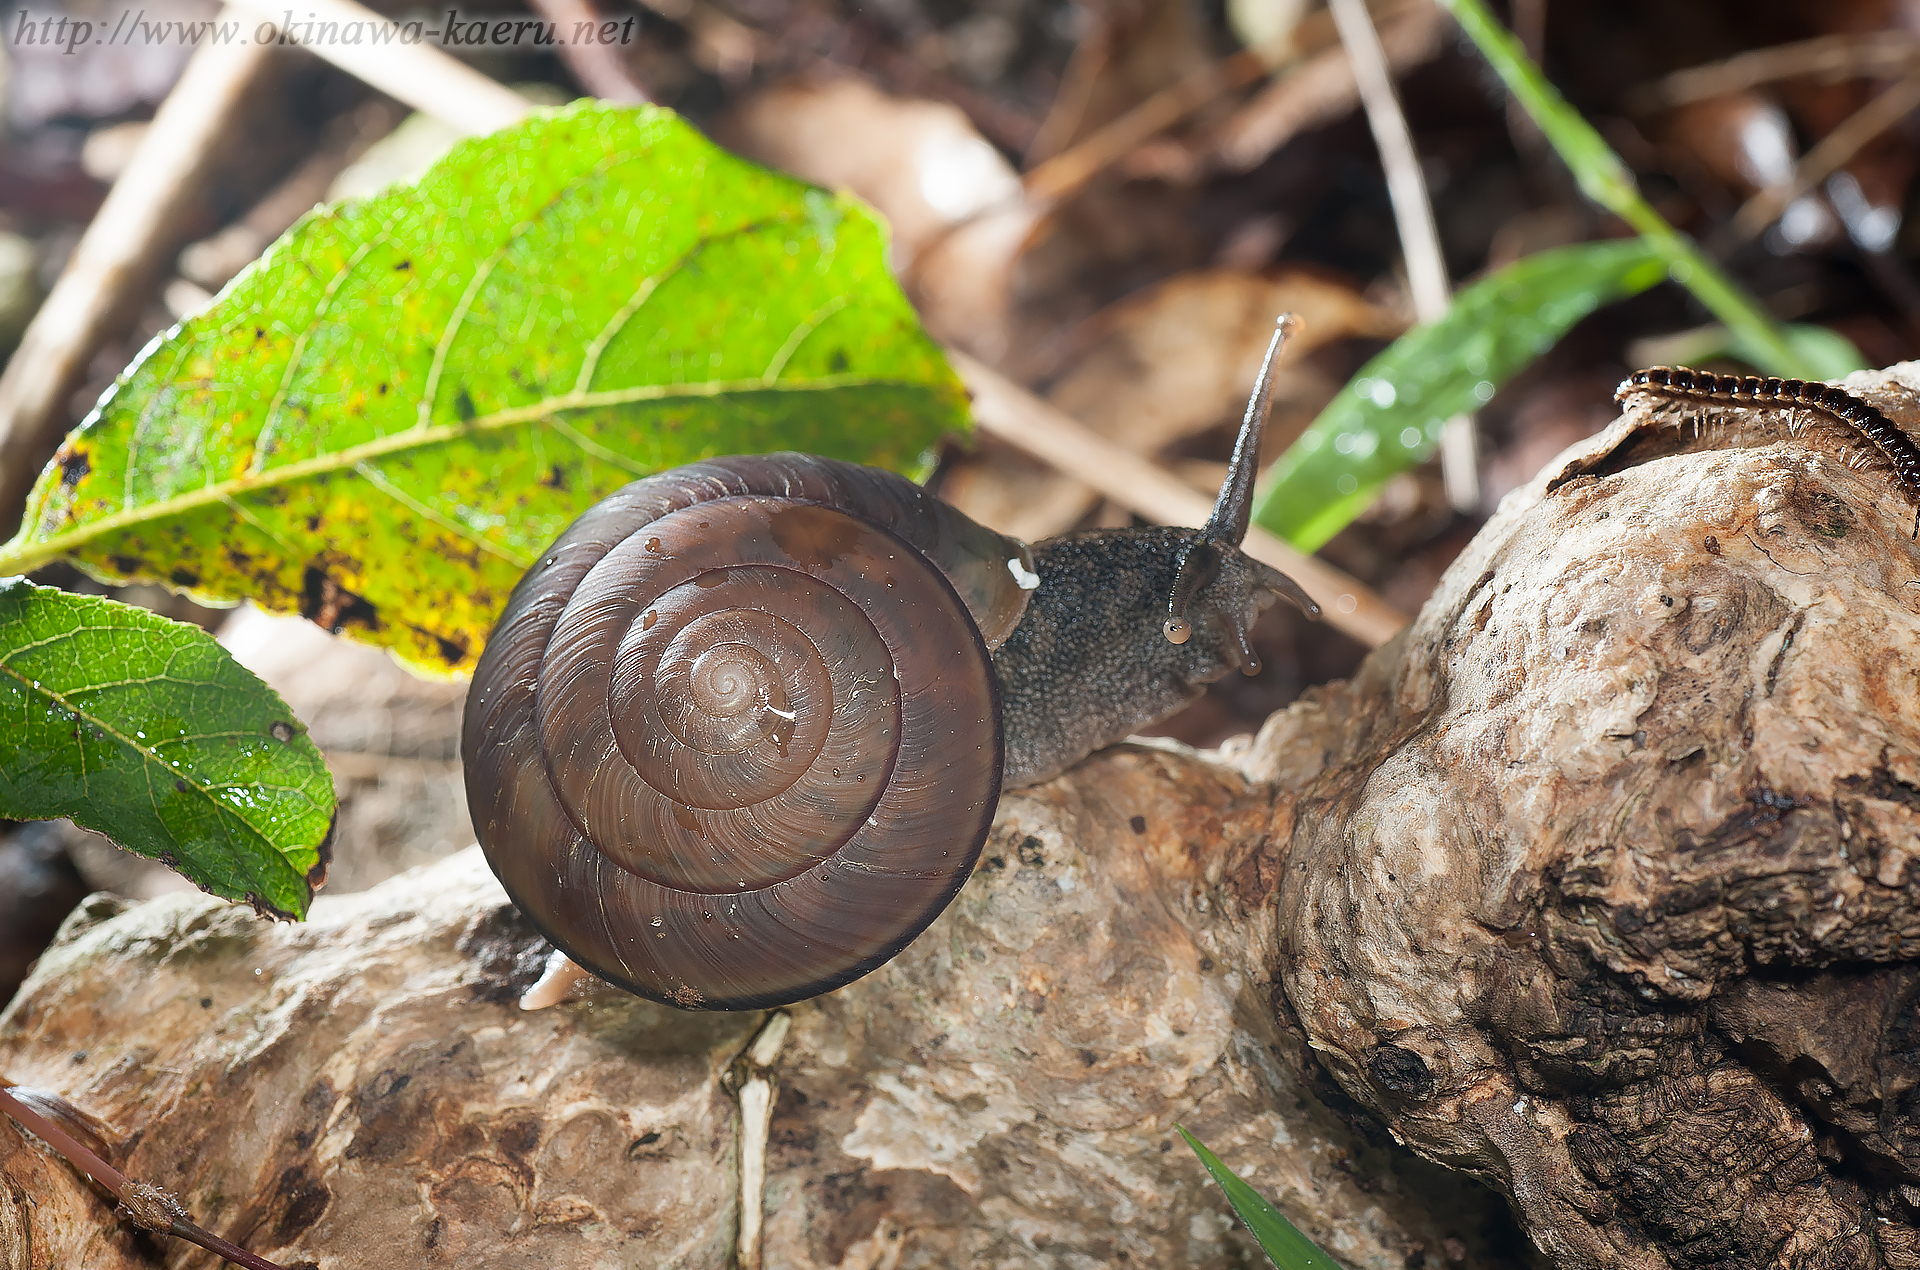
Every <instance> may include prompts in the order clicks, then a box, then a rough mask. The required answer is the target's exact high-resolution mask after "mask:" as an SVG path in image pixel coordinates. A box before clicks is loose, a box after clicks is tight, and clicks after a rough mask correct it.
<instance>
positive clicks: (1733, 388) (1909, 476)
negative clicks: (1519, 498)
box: [1613, 366, 1920, 539]
mask: <svg viewBox="0 0 1920 1270" xmlns="http://www.w3.org/2000/svg"><path fill="white" fill-rule="evenodd" d="M1639 394H1645V395H1647V396H1650V397H1654V398H1658V399H1662V400H1666V401H1672V402H1725V403H1726V404H1728V405H1734V406H1754V407H1763V408H1764V407H1769V406H1773V407H1786V408H1789V409H1802V410H1811V411H1814V412H1816V413H1818V414H1820V415H1823V416H1825V417H1826V418H1828V419H1831V420H1833V421H1834V422H1835V423H1837V424H1839V425H1840V426H1841V427H1842V428H1844V429H1846V430H1847V431H1849V432H1852V433H1855V434H1857V435H1859V436H1860V437H1862V438H1863V439H1864V440H1865V441H1866V442H1867V444H1869V445H1871V446H1872V447H1873V449H1874V450H1875V451H1877V452H1878V453H1879V455H1880V457H1881V458H1883V459H1885V460H1886V461H1887V465H1888V466H1889V467H1891V468H1892V469H1893V475H1894V480H1895V482H1896V483H1898V484H1899V486H1900V488H1901V489H1903V490H1905V491H1906V495H1907V498H1908V499H1909V500H1911V501H1912V503H1913V505H1914V521H1913V536H1914V537H1915V538H1916V539H1920V446H1916V445H1915V444H1914V443H1913V438H1911V437H1909V436H1908V435H1907V434H1906V433H1905V432H1903V431H1901V429H1900V427H1899V425H1897V424H1896V423H1894V421H1893V420H1891V419H1889V418H1887V416H1886V415H1884V414H1882V413H1881V412H1880V410H1879V408H1878V407H1876V406H1874V405H1872V404H1871V403H1869V402H1865V401H1862V400H1861V399H1860V398H1858V397H1856V396H1854V395H1853V394H1852V393H1850V392H1847V391H1846V390H1845V389H1842V388H1835V387H1833V386H1832V385H1831V384H1822V383H1814V382H1809V381H1807V380H1804V379H1774V378H1770V377H1763V376H1760V375H1716V374H1714V373H1713V372H1712V371H1705V370H1689V369H1688V368H1687V367H1685V366H1652V367H1649V368H1647V369H1646V370H1636V371H1634V372H1633V374H1631V375H1629V376H1627V378H1626V379H1625V380H1624V381H1622V383H1621V385H1620V387H1619V388H1618V389H1617V390H1616V391H1615V392H1614V394H1613V399H1614V400H1615V401H1618V402H1621V403H1624V402H1625V401H1626V400H1627V398H1629V397H1631V396H1635V395H1639Z"/></svg>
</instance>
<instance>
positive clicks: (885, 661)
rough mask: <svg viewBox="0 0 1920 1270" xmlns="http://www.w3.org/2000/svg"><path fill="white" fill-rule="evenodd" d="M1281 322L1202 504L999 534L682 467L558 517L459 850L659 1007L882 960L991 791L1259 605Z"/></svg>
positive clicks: (818, 489) (1169, 688)
mask: <svg viewBox="0 0 1920 1270" xmlns="http://www.w3.org/2000/svg"><path fill="white" fill-rule="evenodd" d="M1294 321H1295V319H1293V318H1292V316H1291V315H1284V316H1282V317H1281V319H1280V321H1279V323H1278V325H1277V328H1276V330H1275V332H1274V336H1273V340H1272V342H1271V343H1270V344H1269V346H1268V348H1267V354H1266V359H1265V362H1264V364H1263V365H1262V367H1261V371H1260V377H1259V380H1258V382H1257V384H1256V386H1255V388H1254V392H1253V396H1252V399H1251V401H1250V402H1249V404H1248V407H1247V413H1246V417H1245V420H1244V422H1243V423H1242V425H1241V430H1240V434H1239V437H1238V439H1237V441H1236V444H1235V447H1234V454H1233V460H1232V463H1231V465H1230V466H1229V469H1228V474H1227V476H1226V478H1225V480H1224V482H1223V484H1222V486H1221V489H1220V493H1219V497H1218V500H1217V501H1216V503H1215V505H1214V509H1213V513H1212V515H1211V517H1210V518H1209V519H1208V521H1207V523H1206V525H1205V526H1203V527H1202V528H1200V529H1179V528H1168V527H1161V526H1153V527H1145V528H1133V529H1119V530H1104V531H1089V532H1083V533H1077V534H1070V535H1067V536H1065V537H1061V538H1055V539H1050V540H1048V541H1045V542H1042V543H1040V544H1039V545H1038V546H1036V547H1034V548H1032V549H1029V548H1028V547H1027V546H1026V545H1025V544H1024V543H1021V542H1019V541H1018V540H1016V539H1012V538H1007V537H1003V536H1002V535H1000V534H997V533H994V532H993V531H991V530H988V529H985V528H983V527H981V526H979V525H977V524H975V523H974V522H973V521H971V520H969V519H968V518H967V517H965V516H964V515H962V514H961V513H960V512H958V511H956V510H955V509H953V508H952V507H950V506H948V505H947V504H945V503H942V502H940V501H939V500H938V499H936V498H934V497H933V496H932V495H930V494H928V493H927V492H926V491H924V490H922V489H921V488H920V487H919V486H917V485H915V484H913V483H912V482H911V481H908V480H906V479H904V478H902V477H900V476H897V475H895V474H893V473H890V472H885V471H881V470H878V469H875V468H867V467H861V466H859V465H857V464H852V463H845V462H841V461H838V460H833V459H825V458H818V457H814V456H811V455H803V454H766V455H755V456H738V457H731V458H721V459H711V460H706V461H703V462H698V463H694V464H691V465H689V466H686V467H681V468H675V469H673V470H671V471H666V472H661V473H658V474H656V475H654V476H649V477H645V478H643V479H641V480H638V481H635V482H634V483H633V484H631V485H628V486H626V487H625V488H624V489H622V490H620V491H618V492H616V493H615V494H613V495H611V496H610V497H608V498H607V499H605V500H604V501H602V502H600V503H598V504H596V505H595V506H594V507H592V508H590V509H589V510H588V511H587V512H586V513H585V514H584V515H582V516H581V517H580V518H579V520H577V521H576V522H575V523H574V524H573V525H572V526H571V527H570V528H569V529H568V530H567V531H566V532H565V533H563V534H562V535H561V536H560V538H559V539H558V540H557V541H556V542H555V543H554V544H553V546H552V547H551V548H549V549H548V550H547V551H546V552H544V553H543V554H542V555H541V557H540V559H539V560H538V561H537V562H536V563H535V564H534V566H533V567H532V568H530V569H529V570H528V571H527V573H526V575H525V576H524V577H523V578H522V579H521V581H520V583H519V585H518V586H517V587H516V588H515V589H514V592H513V594H512V596H511V598H510V599H509V600H508V602H507V605H506V607H505V609H504V611H503V612H502V615H501V617H500V619H499V621H498V622H497V624H496V625H495V627H494V630H493V633H492V634H491V636H490V637H489V639H488V642H487V645H486V648H485V651H484V652H483V653H482V655H481V657H480V660H479V663H478V666H477V667H476V669H475V671H474V677H473V684H472V687H471V689H470V690H469V694H468V699H467V708H466V717H465V720H464V723H463V729H462V738H461V754H462V757H463V759H464V762H465V766H466V780H467V800H468V805H469V807H470V809H471V811H472V815H473V824H474V827H475V829H476V831H477V834H478V837H479V839H480V844H481V847H482V849H483V851H484V852H485V854H486V858H487V861H488V863H489V864H490V865H491V866H492V868H493V871H494V872H495V874H497V875H498V876H499V878H500V881H501V883H502V884H503V885H504V886H505V888H506V890H507V893H508V895H509V896H510V897H511V898H512V899H513V901H514V903H515V904H517V905H518V906H519V907H520V909H521V911H522V912H524V913H525V914H526V915H527V917H528V918H529V919H530V920H531V921H532V923H533V925H534V926H535V927H537V928H538V929H539V931H540V933H541V934H543V935H544V936H546V938H547V939H548V940H549V941H551V942H552V943H553V945H554V946H555V947H556V948H557V949H558V950H560V952H562V953H564V954H565V955H566V956H567V957H569V958H571V959H572V960H573V961H574V962H576V963H578V964H579V965H580V966H581V967H584V968H585V969H586V970H589V971H591V972H592V973H593V974H594V975H596V976H598V977H599V978H601V979H604V980H607V981H608V982H611V983H613V984H615V985H617V986H619V987H621V988H624V989H626V990H627V991H629V992H633V993H637V994H638V995H640V996H643V997H649V998H652V999H653V1000H656V1001H661V1002H665V1003H668V1004H671V1005H677V1006H681V1007H684V1008H688V1009H764V1008H770V1007H772V1006H776V1005H784V1004H787V1003H790V1002H793V1001H798V1000H802V999H805V998H807V997H810V996H815V995H818V994H819V993H822V992H827V991H830V990H832V989H834V988H837V987H840V986H842V985H844V984H846V983H848V982H850V981H852V980H854V979H856V978H858V977H859V976H861V975H863V974H866V973H867V972H868V971H870V970H872V969H874V968H875V967H877V966H879V965H881V964H882V963H884V962H886V961H887V960H889V959H890V958H892V957H893V956H894V955H895V954H896V953H898V952H899V951H900V950H901V949H903V948H905V947H906V945H907V944H908V943H909V942H911V941H912V940H913V938H914V937H915V936H917V935H918V934H919V933H920V932H921V931H922V930H924V929H925V928H926V927H927V925H928V924H929V923H931V922H932V921H933V919H934V918H935V917H937V916H938V915H939V914H940V912H941V911H942V910H943V909H944V908H945V907H946V906H947V904H948V903H949V902H950V901H951V900H952V899H953V897H954V895H955V894H956V893H957V892H958V891H959V889H960V886H961V884H962V883H963V882H965V881H966V879H967V877H968V876H969V875H970V873H971V872H972V869H973V865H974V862H975V860H976V858H977V857H978V855H979V852H980V848H981V846H982V844H983V843H984V842H985V841H986V835H987V830H988V828H989V826H990V825H991V823H992V819H993V814H994V809H995V806H996V805H997V803H998V801H999V797H1000V792H1001V790H1002V789H1011V788H1017V787H1019V786H1023V785H1030V784H1033V783H1035V782H1037V781H1041V780H1045V779H1047V778H1049V777H1051V776H1053V775H1056V774H1058V773H1059V772H1061V771H1064V770H1065V769H1066V768H1067V767H1069V766H1071V765H1072V764H1073V763H1075V762H1077V761H1078V760H1079V759H1081V758H1083V757H1085V756H1086V755H1087V754H1089V753H1091V752H1093V751H1094V750H1097V749H1099V748H1101V747H1103V746H1106V745H1110V744H1112V743H1114V742H1115V741H1118V740H1120V739H1122V738H1123V737H1126V736H1128V735H1130V734H1131V733H1133V732H1136V731H1138V730H1139V729H1140V728H1141V727H1144V726H1146V725H1148V724H1150V723H1153V722H1155V721H1157V720H1159V719H1162V718H1164V717H1166V716H1167V715H1169V714H1171V713H1173V712H1174V711H1175V710H1177V709H1179V708H1180V707H1181V706H1183V705H1185V704H1186V703H1187V702H1188V701H1189V700H1191V699H1192V698H1193V697H1195V696H1197V695H1199V693H1200V692H1201V691H1202V690H1203V688H1204V686H1205V685H1206V684H1208V683H1210V682H1212V681H1213V680H1215V679H1218V678H1220V677H1221V676H1223V675H1225V674H1226V673H1227V672H1228V671H1229V670H1232V669H1235V668H1238V669H1241V670H1243V671H1245V672H1246V673H1248V674H1253V673H1256V672H1257V671H1258V669H1259V665H1258V660H1257V659H1256V657H1255V656H1254V653H1253V649H1252V645H1251V643H1250V641H1249V638H1248V631H1249V628H1250V627H1251V626H1252V624H1253V621H1254V619H1255V618H1256V617H1257V616H1258V615H1259V613H1260V612H1261V611H1262V610H1264V609H1265V608H1266V607H1267V606H1268V605H1270V604H1271V603H1272V602H1273V601H1274V599H1276V598H1277V597H1280V596H1286V597H1288V598H1289V599H1291V600H1292V601H1293V602H1294V603H1296V604H1298V605H1299V606H1300V607H1301V608H1302V609H1304V610H1305V611H1306V612H1308V613H1309V614H1310V615H1316V616H1317V614H1318V612H1319V610H1318V608H1317V607H1316V606H1315V605H1314V603H1313V601H1312V600H1310V599H1308V598H1307V596H1306V594H1305V593H1304V592H1303V591H1302V590H1301V589H1300V588H1299V586H1298V585H1296V584H1295V583H1294V582H1293V580H1292V579H1290V578H1288V577H1287V576H1286V575H1285V574H1283V573H1281V572H1279V571H1278V570H1276V569H1273V568H1271V567H1269V566H1267V565H1265V564H1262V563H1260V562H1259V561H1256V560H1254V559H1252V558H1251V557H1249V556H1247V555H1246V554H1245V553H1243V552H1242V551H1241V550H1240V543H1241V541H1242V539H1243V538H1244V537H1245V535H1246V532H1247V525H1248V519H1249V515H1250V511H1251V505H1252V495H1253V478H1254V473H1255V470H1256V462H1257V457H1258V454H1259V447H1260V434H1261V431H1262V428H1263V426H1264V424H1265V420H1266V414H1267V409H1268V402H1269V396H1270V392H1271V385H1272V375H1273V367H1274V363H1275V360H1276V358H1277V356H1278V353H1279V351H1280V348H1281V347H1282V345H1283V344H1284V342H1285V339H1286V336H1287V334H1288V333H1289V331H1290V330H1291V329H1292V326H1293V324H1294Z"/></svg>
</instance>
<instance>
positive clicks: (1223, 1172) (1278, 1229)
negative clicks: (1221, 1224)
mask: <svg viewBox="0 0 1920 1270" xmlns="http://www.w3.org/2000/svg"><path fill="white" fill-rule="evenodd" d="M1173 1127H1174V1131H1175V1132H1177V1133H1178V1134H1179V1135H1180V1136H1181V1137H1183V1138H1185V1139H1186V1140H1187V1145H1188V1146H1190V1147H1192V1148H1193V1153H1194V1154H1195V1155H1197V1156H1199V1157H1200V1163H1201V1164H1203V1165H1205V1166H1206V1170H1207V1172H1209V1173H1211V1174H1212V1175H1213V1180H1214V1181H1216V1182H1218V1183H1219V1184H1220V1189H1221V1190H1223V1191H1225V1192H1226V1193H1227V1202H1228V1203H1230V1204H1232V1205H1233V1211H1234V1212H1236V1213H1238V1214H1240V1220H1241V1221H1243V1222H1245V1223H1246V1224H1247V1229H1248V1230H1250V1231H1252V1232H1253V1237H1254V1238H1255V1239H1257V1240H1259V1241H1260V1247H1261V1249H1262V1250H1264V1251H1265V1252H1266V1254H1267V1257H1268V1259H1269V1260H1271V1261H1272V1262H1273V1264H1274V1265H1276V1266H1279V1267H1280V1270H1340V1263H1339V1262H1338V1261H1335V1260H1334V1259H1333V1258H1332V1257H1329V1256H1328V1255H1327V1254H1326V1253H1324V1252H1322V1251H1320V1246H1319V1245H1318V1244H1316V1243H1314V1242H1313V1240H1311V1239H1309V1238H1307V1237H1306V1236H1305V1235H1303V1234H1301V1233H1300V1228H1299V1227H1297V1226H1295V1225H1294V1224H1293V1223H1292V1222H1290V1221H1288V1220H1287V1219H1286V1218H1285V1217H1282V1216H1281V1215H1280V1210H1279V1209H1277V1208H1275V1207H1274V1206H1273V1205H1272V1204H1269V1203H1268V1202H1267V1201H1266V1198H1265V1197H1264V1196H1262V1195H1261V1194H1260V1192H1259V1191H1256V1190H1254V1189H1253V1188H1252V1187H1251V1186H1248V1185H1247V1184H1246V1183H1245V1182H1243V1181H1241V1180H1240V1179H1239V1178H1238V1177H1237V1176H1235V1175H1234V1172H1233V1170H1232V1169H1230V1168H1228V1167H1227V1166H1226V1165H1224V1164H1222V1163H1220V1157H1219V1156H1217V1155H1215V1154H1214V1153H1213V1152H1211V1151H1209V1150H1207V1148H1206V1147H1204V1146H1202V1145H1201V1143H1200V1140H1199V1139H1198V1138H1196V1137H1194V1136H1193V1135H1192V1134H1191V1133H1188V1132H1187V1131H1186V1130H1185V1129H1183V1128H1181V1127H1180V1126H1179V1125H1175V1126H1173Z"/></svg>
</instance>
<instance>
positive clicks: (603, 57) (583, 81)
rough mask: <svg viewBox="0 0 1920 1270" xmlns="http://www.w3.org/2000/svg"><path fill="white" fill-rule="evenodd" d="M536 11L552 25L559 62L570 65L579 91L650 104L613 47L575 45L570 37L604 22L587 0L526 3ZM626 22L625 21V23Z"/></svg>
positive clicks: (604, 98)
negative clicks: (583, 27)
mask: <svg viewBox="0 0 1920 1270" xmlns="http://www.w3.org/2000/svg"><path fill="white" fill-rule="evenodd" d="M527 3H528V5H529V6H530V7H531V8H532V9H533V11H534V12H535V13H537V14H539V15H540V16H541V17H543V18H545V19H546V20H547V21H549V22H551V23H553V25H554V28H555V32H556V34H557V36H558V39H559V42H558V44H557V45H556V46H555V47H556V48H557V50H558V52H559V54H560V60H561V61H563V62H565V63H566V64H567V69H568V70H570V71H572V72H573V77H574V78H575V79H576V80H578V81H579V82H580V87H582V88H584V89H586V90H587V91H588V92H590V93H592V94H593V95H594V96H595V97H598V98H599V99H600V100H602V101H616V102H623V103H626V104H629V105H631V104H634V103H637V102H643V101H646V100H647V93H646V90H645V89H643V88H641V87H640V82H639V81H638V80H636V79H635V78H634V77H633V72H632V71H631V70H629V69H628V68H627V64H626V62H625V61H623V60H622V59H621V57H620V54H619V52H618V51H616V50H615V48H614V46H613V45H611V44H601V43H599V42H597V41H583V42H581V43H578V44H576V43H574V42H573V40H571V39H570V38H568V36H569V34H570V33H571V32H572V31H574V30H576V29H578V28H579V27H580V25H581V24H583V23H585V24H587V25H597V24H598V23H599V22H600V21H602V18H601V16H600V14H599V13H598V12H597V11H596V10H595V9H594V7H593V5H592V4H590V3H589V2H588V0H527ZM622 20H623V21H624V20H625V19H622Z"/></svg>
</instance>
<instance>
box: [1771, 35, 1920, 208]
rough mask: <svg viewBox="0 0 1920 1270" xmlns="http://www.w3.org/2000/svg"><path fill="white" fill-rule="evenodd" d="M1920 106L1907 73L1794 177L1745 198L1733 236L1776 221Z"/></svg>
mask: <svg viewBox="0 0 1920 1270" xmlns="http://www.w3.org/2000/svg"><path fill="white" fill-rule="evenodd" d="M1916 108H1920V72H1915V73H1913V74H1910V75H1908V76H1907V77H1906V78H1905V79H1903V80H1901V81H1900V82H1899V83H1897V84H1895V85H1894V86H1893V87H1891V88H1889V89H1887V91H1885V92H1883V93H1881V94H1880V95H1879V96H1878V97H1875V98H1874V99H1873V100H1872V101H1870V102H1868V103H1867V104H1866V105H1864V106H1862V107H1860V109H1858V110H1856V111H1854V112H1853V113H1852V114H1851V115H1848V116H1847V117H1846V118H1845V119H1843V120H1841V121H1840V126H1839V127H1837V128H1835V129H1834V130H1833V131H1832V132H1829V133H1828V134H1827V135H1826V136H1825V137H1822V138H1821V139H1820V144H1819V145H1816V146H1815V147H1814V148H1813V149H1811V150H1809V151H1807V152H1806V154H1804V155H1802V156H1801V158H1800V162H1799V163H1797V164H1795V165H1794V168H1793V177H1792V179H1790V180H1787V181H1783V182H1781V183H1780V184H1779V185H1774V186H1769V187H1768V188H1767V189H1764V190H1761V191H1760V192H1759V193H1758V194H1755V195H1754V196H1753V197H1752V198H1750V199H1748V200H1747V201H1746V203H1745V205H1743V206H1742V207H1741V208H1740V211H1739V212H1738V213H1737V214H1736V215H1735V216H1734V218H1733V234H1734V236H1735V238H1736V239H1737V240H1739V241H1741V242H1744V241H1746V240H1747V239H1750V238H1752V237H1754V236H1755V235H1756V234H1758V233H1760V231H1762V230H1764V229H1765V228H1766V227H1767V226H1769V225H1771V224H1773V222H1775V221H1776V220H1779V219H1780V213H1782V212H1784V211H1786V210H1787V205H1788V204H1789V203H1791V202H1793V200H1795V199H1797V198H1799V197H1800V196H1801V195H1802V194H1805V193H1806V192H1807V191H1808V190H1811V189H1813V188H1814V187H1815V186H1817V185H1819V184H1820V182H1822V181H1824V180H1826V179H1827V178H1828V177H1830V176H1832V175H1833V174H1834V173H1835V172H1837V171H1839V170H1840V169H1841V168H1842V167H1845V166H1846V164H1847V163H1848V162H1849V161H1850V160H1851V159H1852V158H1853V157H1854V156H1855V155H1857V154H1859V153H1860V151H1861V150H1862V149H1863V148H1864V147H1865V146H1866V145H1867V143H1868V142H1870V141H1872V140H1873V139H1874V138H1875V137H1877V136H1879V135H1880V134H1881V133H1883V132H1885V131H1886V130H1887V129H1889V128H1891V127H1893V125H1895V124H1897V123H1899V122H1900V121H1901V120H1902V119H1905V118H1906V117H1907V116H1908V115H1910V114H1912V113H1913V112H1914V110H1915V109H1916Z"/></svg>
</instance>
